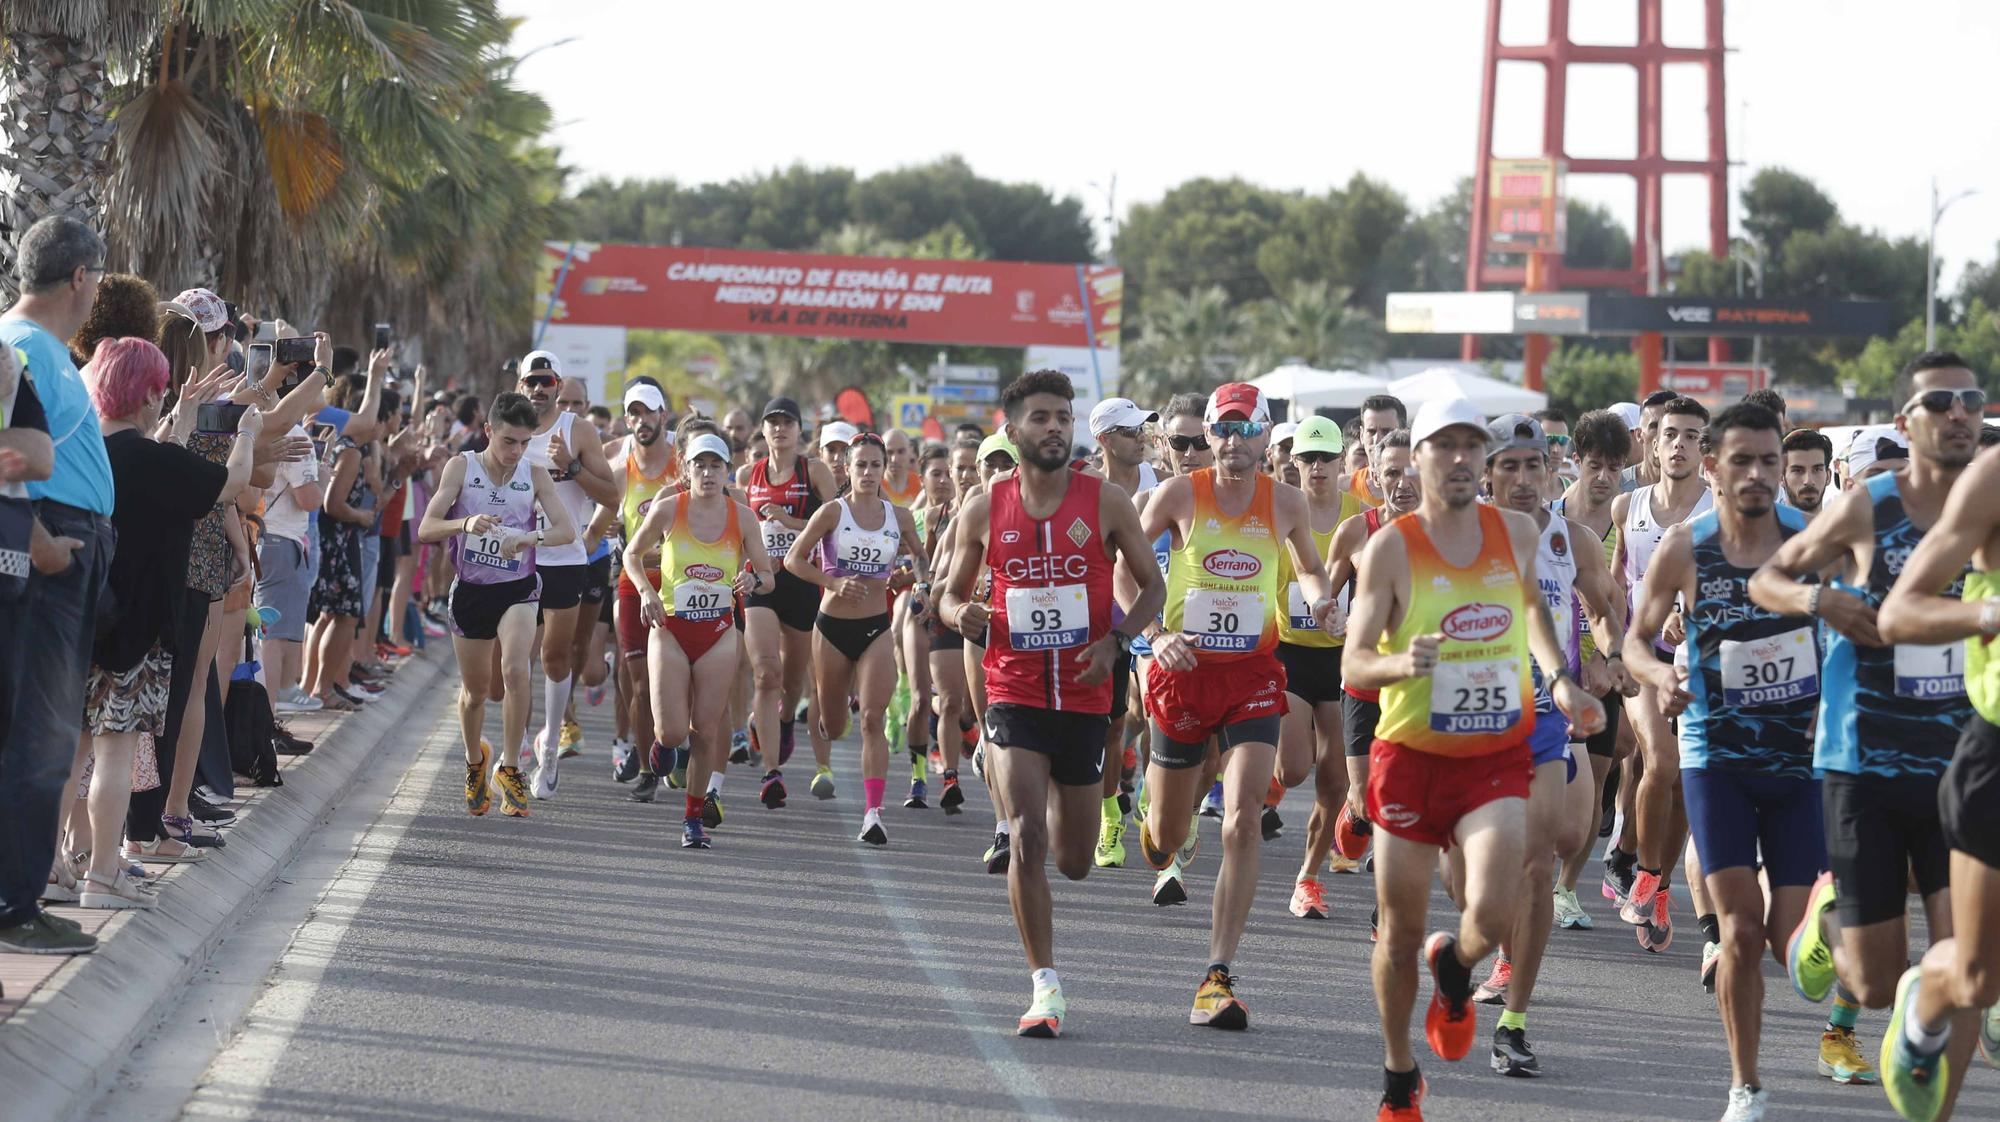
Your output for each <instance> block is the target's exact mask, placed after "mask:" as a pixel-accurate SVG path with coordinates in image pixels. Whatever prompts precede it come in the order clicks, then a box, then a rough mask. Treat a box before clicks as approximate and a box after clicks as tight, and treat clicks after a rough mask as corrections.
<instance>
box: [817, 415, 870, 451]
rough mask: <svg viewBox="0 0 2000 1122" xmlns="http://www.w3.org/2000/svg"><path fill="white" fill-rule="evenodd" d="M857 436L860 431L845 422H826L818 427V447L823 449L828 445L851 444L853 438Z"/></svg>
mask: <svg viewBox="0 0 2000 1122" xmlns="http://www.w3.org/2000/svg"><path fill="white" fill-rule="evenodd" d="M859 435H861V430H860V429H857V428H855V427H854V426H853V425H850V424H848V423H847V422H846V421H828V422H827V423H825V424H823V425H821V426H820V427H819V446H820V447H821V448H825V447H826V446H827V445H829V444H852V443H854V438H855V437H857V436H859Z"/></svg>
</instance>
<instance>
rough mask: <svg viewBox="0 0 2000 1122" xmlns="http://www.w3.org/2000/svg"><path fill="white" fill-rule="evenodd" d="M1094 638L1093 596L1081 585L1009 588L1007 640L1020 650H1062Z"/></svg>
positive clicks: (1078, 645)
mask: <svg viewBox="0 0 2000 1122" xmlns="http://www.w3.org/2000/svg"><path fill="white" fill-rule="evenodd" d="M1089 638H1090V598H1089V597H1088V596H1086V595H1085V594H1084V589H1083V586H1082V585H1080V584H1065V585H1059V586H1057V587H1055V588H1010V589H1008V590H1007V641H1008V642H1009V643H1011V644H1012V645H1013V647H1014V649H1015V650H1017V651H1059V650H1067V649H1069V648H1070V647H1080V646H1083V644H1084V643H1085V641H1087V640H1088V639H1089Z"/></svg>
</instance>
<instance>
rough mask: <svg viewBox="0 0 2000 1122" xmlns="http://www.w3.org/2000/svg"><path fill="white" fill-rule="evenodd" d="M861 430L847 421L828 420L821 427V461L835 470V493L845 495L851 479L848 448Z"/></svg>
mask: <svg viewBox="0 0 2000 1122" xmlns="http://www.w3.org/2000/svg"><path fill="white" fill-rule="evenodd" d="M860 433H861V430H860V429H857V428H855V427H854V426H853V425H850V424H848V423H847V422H846V421H838V420H835V421H826V422H824V423H822V424H821V425H820V427H819V439H818V440H817V441H815V443H816V444H817V445H818V446H819V458H820V461H821V462H822V463H824V464H826V466H827V470H829V471H831V472H833V483H834V494H836V495H845V494H846V493H847V489H848V487H849V486H850V485H851V481H850V480H849V478H848V465H847V449H848V446H849V445H851V444H853V443H854V438H855V437H856V436H858V435H860Z"/></svg>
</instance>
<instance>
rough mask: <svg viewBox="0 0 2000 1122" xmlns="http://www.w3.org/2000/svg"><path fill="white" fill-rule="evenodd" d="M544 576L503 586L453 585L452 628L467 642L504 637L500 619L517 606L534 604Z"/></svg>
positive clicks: (454, 583) (537, 598)
mask: <svg viewBox="0 0 2000 1122" xmlns="http://www.w3.org/2000/svg"><path fill="white" fill-rule="evenodd" d="M541 591H542V574H541V573H540V572H539V571H537V572H535V573H532V574H530V575H528V576H525V577H522V578H521V579H520V580H510V581H505V582H503V583H500V584H467V583H466V582H464V581H462V580H455V581H453V582H451V596H450V598H449V604H450V608H449V610H448V612H447V614H448V615H449V616H450V618H451V629H452V631H454V632H456V633H457V634H458V635H460V636H462V637H464V638H467V639H493V638H497V637H498V636H499V634H500V617H501V616H504V615H506V614H507V609H509V608H511V607H513V606H514V605H516V604H533V603H535V602H537V600H539V599H540V597H541Z"/></svg>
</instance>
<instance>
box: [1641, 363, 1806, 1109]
mask: <svg viewBox="0 0 2000 1122" xmlns="http://www.w3.org/2000/svg"><path fill="white" fill-rule="evenodd" d="M1685 416H1686V414H1685V413H1684V412H1683V407H1682V406H1681V405H1680V404H1679V403H1675V404H1673V405H1670V406H1669V407H1668V410H1667V416H1666V419H1665V421H1664V422H1663V424H1662V437H1661V449H1662V452H1663V455H1662V457H1661V459H1662V467H1663V468H1664V469H1665V472H1666V478H1668V479H1672V478H1674V475H1673V472H1674V470H1675V466H1674V461H1675V457H1674V456H1672V455H1671V454H1666V453H1668V452H1669V451H1670V449H1672V448H1673V445H1672V444H1671V443H1670V442H1669V440H1668V438H1667V437H1666V433H1667V432H1668V431H1671V430H1673V429H1674V428H1676V427H1677V426H1680V425H1683V424H1684V422H1683V418H1684V417H1685ZM1782 437H1783V434H1782V433H1780V431H1779V429H1778V419H1777V417H1775V416H1773V415H1772V413H1771V411H1770V410H1768V409H1765V408H1764V407H1763V406H1760V405H1740V404H1739V405H1733V406H1730V407H1729V408H1728V409H1725V410H1723V411H1722V413H1721V414H1719V415H1718V416H1717V417H1716V418H1715V420H1714V421H1713V422H1712V423H1711V424H1709V425H1708V427H1707V429H1706V431H1705V432H1704V433H1703V435H1702V441H1701V444H1702V452H1703V463H1704V468H1703V470H1704V471H1705V472H1706V473H1707V474H1708V476H1709V477H1711V478H1713V479H1714V480H1715V485H1716V488H1717V490H1718V491H1719V492H1720V493H1721V495H1722V496H1723V498H1722V501H1720V502H1718V503H1716V504H1715V509H1713V510H1711V511H1708V512H1706V513H1703V514H1701V515H1698V516H1696V517H1695V518H1693V519H1691V520H1690V521H1689V522H1688V523H1687V524H1686V525H1685V527H1684V528H1683V527H1675V528H1674V529H1672V530H1669V531H1668V532H1667V533H1666V534H1665V536H1664V537H1663V539H1662V541H1661V542H1660V545H1659V548H1658V550H1657V551H1656V552H1655V553H1654V554H1653V556H1652V558H1651V565H1650V567H1649V570H1648V572H1647V575H1646V579H1645V583H1644V584H1643V585H1642V586H1641V588H1640V591H1639V602H1638V606H1637V608H1636V609H1635V610H1634V613H1633V618H1632V629H1631V631H1630V632H1629V633H1628V634H1627V635H1626V637H1625V661H1626V663H1627V664H1628V665H1629V666H1631V668H1632V673H1633V674H1635V675H1637V676H1638V677H1639V678H1640V679H1641V680H1642V681H1643V682H1645V683H1646V686H1647V690H1646V696H1647V697H1649V698H1651V699H1655V702H1656V704H1657V705H1658V707H1659V708H1658V712H1660V713H1661V714H1663V715H1664V716H1665V717H1667V718H1673V717H1677V716H1678V717H1680V751H1679V753H1678V757H1677V758H1676V759H1675V760H1674V761H1673V764H1674V765H1675V768H1676V770H1677V771H1678V775H1679V779H1680V785H1681V787H1682V788H1683V789H1684V790H1685V792H1686V804H1687V817H1688V823H1689V826H1690V832H1691V834H1692V836H1693V839H1694V844H1695V852H1696V855H1697V856H1698V857H1699V859H1700V864H1701V869H1702V871H1703V874H1704V880H1705V881H1706V882H1707V888H1708V896H1709V899H1710V901H1711V903H1712V906H1713V907H1714V908H1715V910H1716V915H1717V917H1718V919H1719V921H1720V939H1719V940H1718V941H1719V942H1720V944H1721V955H1720V963H1719V966H1718V969H1717V973H1716V1000H1717V1004H1718V1005H1719V1006H1720V1007H1721V1011H1722V1023H1723V1029H1724V1034H1725V1036H1726V1038H1727V1040H1728V1044H1729V1067H1730V1081H1729V1103H1728V1108H1727V1110H1726V1111H1725V1112H1724V1113H1723V1116H1722V1118H1723V1122H1756V1120H1757V1119H1761V1118H1763V1117H1764V1111H1765V1108H1766V1103H1767V1100H1768V1098H1769V1092H1768V1091H1766V1090H1764V1089H1763V1087H1762V1086H1761V1085H1760V1084H1759V1083H1758V1079H1757V1046H1758V1041H1759V1037H1760V1035H1761V1031H1762V1024H1763V1005H1764V978H1763V975H1762V974H1761V973H1760V968H1759V962H1758V960H1759V959H1760V958H1761V957H1762V955H1763V951H1764V948H1765V947H1766V946H1769V947H1770V948H1771V951H1772V953H1773V954H1776V955H1779V956H1783V954H1784V943H1783V940H1784V939H1785V938H1786V936H1787V935H1788V934H1789V933H1790V932H1791V931H1792V930H1793V929H1794V928H1795V927H1796V926H1797V925H1798V922H1799V920H1800V918H1801V917H1802V916H1804V915H1805V909H1806V897H1807V895H1808V893H1809V891H1810V887H1811V885H1812V882H1813V879H1814V878H1815V877H1817V876H1818V875H1819V871H1820V869H1822V868H1823V867H1825V863H1826V846H1825V841H1824V833H1823V830H1822V826H1821V818H1820V791H1819V786H1820V785H1819V780H1817V779H1815V778H1814V777H1813V759H1812V725H1813V714H1814V710H1815V708H1816V707H1817V706H1818V703H1819V695H1820V652H1819V642H1818V639H1817V637H1816V634H1815V628H1814V627H1812V626H1811V625H1808V624H1805V623H1802V622H1801V621H1799V620H1797V619H1791V618H1787V617H1786V616H1782V615H1778V614H1776V613H1773V612H1770V611H1766V610H1765V609H1763V608H1761V607H1759V606H1757V605H1756V604H1755V603H1753V602H1752V601H1751V599H1750V592H1749V583H1750V576H1751V574H1752V573H1754V572H1755V571H1756V570H1757V568H1758V566H1760V565H1763V564H1764V563H1765V562H1767V561H1769V560H1770V559H1771V558H1772V556H1773V555H1774V554H1776V553H1777V552H1778V549H1779V547H1780V546H1782V545H1783V544H1784V543H1785V542H1786V540H1787V539H1790V538H1792V537H1793V535H1795V534H1797V533H1799V532H1800V531H1801V530H1804V529H1805V525H1806V523H1805V517H1804V516H1803V515H1801V514H1800V513H1799V512H1798V511H1796V510H1793V509H1791V508H1789V507H1781V506H1778V505H1777V496H1778V484H1779V483H1780V482H1781V481H1782V480H1783V478H1784V467H1783V455H1784V453H1783V438H1782ZM1642 492H1643V488H1642V489H1641V491H1635V492H1633V501H1634V502H1635V503H1637V502H1639V501H1641V499H1640V496H1641V494H1642ZM1677 599H1678V601H1679V602H1680V603H1681V604H1683V605H1691V607H1688V608H1686V609H1685V610H1684V611H1683V613H1682V615H1683V619H1684V622H1683V626H1684V628H1685V630H1686V634H1687V638H1686V640H1685V646H1684V647H1683V651H1684V653H1685V657H1686V660H1687V661H1686V664H1684V665H1683V664H1677V663H1676V662H1674V661H1664V662H1663V661H1661V659H1660V658H1659V656H1658V654H1657V653H1656V652H1655V648H1654V646H1653V641H1652V637H1653V636H1656V635H1658V634H1659V632H1660V629H1661V628H1662V627H1663V626H1664V625H1665V624H1666V622H1667V617H1668V615H1669V614H1670V613H1671V612H1672V610H1673V608H1674V604H1675V602H1676V600H1677ZM1815 599H1817V597H1815ZM1654 775H1655V768H1654V761H1652V760H1651V759H1648V760H1647V763H1646V778H1647V780H1651V779H1652V778H1653V777H1654ZM1640 842H1641V845H1644V844H1645V842H1646V837H1645V835H1644V834H1643V833H1642V834H1641V836H1640ZM1760 877H1761V880H1762V881H1763V884H1760V883H1759V881H1760ZM1646 879H1647V874H1646V872H1645V871H1644V870H1642V871H1641V872H1640V881H1641V883H1642V885H1643V884H1644V882H1645V881H1646ZM1765 885H1768V891H1769V902H1768V903H1767V902H1766V895H1765V894H1766V887H1765ZM1634 891H1635V899H1636V893H1637V889H1635V890H1634ZM1664 897H1665V889H1664V888H1661V889H1659V898H1661V899H1664ZM1663 913H1664V908H1662V909H1660V911H1659V912H1657V913H1656V914H1663ZM1641 942H1642V944H1643V943H1644V934H1643V932H1642V935H1641ZM1647 949H1649V950H1652V949H1655V948H1654V947H1652V946H1648V947H1647Z"/></svg>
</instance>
